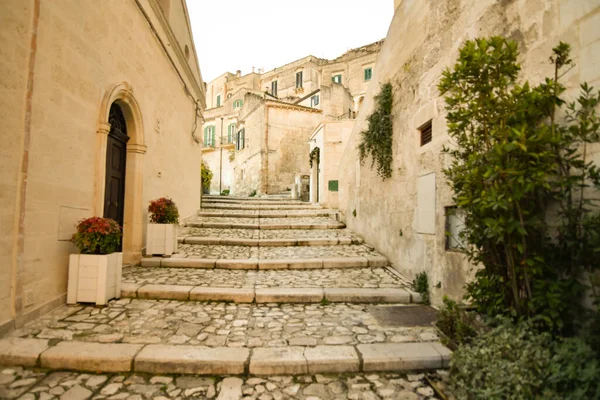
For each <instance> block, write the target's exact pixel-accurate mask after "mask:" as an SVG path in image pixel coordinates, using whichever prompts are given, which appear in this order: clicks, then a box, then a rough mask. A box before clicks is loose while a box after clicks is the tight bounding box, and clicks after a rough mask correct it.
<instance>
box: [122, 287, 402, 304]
mask: <svg viewBox="0 0 600 400" xmlns="http://www.w3.org/2000/svg"><path fill="white" fill-rule="evenodd" d="M121 297H126V298H138V299H156V300H194V301H231V302H234V303H320V302H321V301H328V302H332V303H387V304H410V303H411V295H410V293H409V292H408V291H407V290H406V289H403V288H327V287H325V288H324V287H316V288H315V287H312V288H294V287H282V288H279V287H278V288H219V287H204V286H183V285H181V286H178V285H143V284H134V283H124V284H122V285H121Z"/></svg>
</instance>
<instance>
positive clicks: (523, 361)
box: [450, 320, 600, 400]
mask: <svg viewBox="0 0 600 400" xmlns="http://www.w3.org/2000/svg"><path fill="white" fill-rule="evenodd" d="M599 376H600V363H599V361H598V358H597V354H596V353H595V352H594V351H593V350H592V349H591V348H590V347H589V346H588V345H587V344H585V343H584V342H583V341H582V340H580V339H578V338H570V339H564V340H563V339H553V338H552V336H551V335H550V334H548V333H542V334H540V333H537V332H536V331H534V330H532V329H531V323H523V322H522V323H520V324H516V325H515V324H513V323H512V322H510V321H506V320H505V321H504V322H502V323H501V324H500V325H498V326H497V327H496V328H494V329H492V330H490V331H489V332H486V333H483V334H481V335H480V336H478V337H476V338H475V339H474V340H473V342H472V343H471V344H470V345H463V346H461V347H460V348H459V349H458V350H457V351H455V352H454V354H453V357H452V362H451V368H450V382H451V386H452V388H453V391H454V394H455V396H456V397H457V398H459V399H473V400H476V399H482V400H483V399H486V400H494V399H540V400H541V399H544V400H550V399H556V400H559V399H573V400H576V399H581V400H584V399H598V398H600V380H599V379H598V377H599Z"/></svg>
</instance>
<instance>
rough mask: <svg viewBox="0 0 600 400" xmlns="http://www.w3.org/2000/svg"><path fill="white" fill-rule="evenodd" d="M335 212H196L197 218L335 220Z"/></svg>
mask: <svg viewBox="0 0 600 400" xmlns="http://www.w3.org/2000/svg"><path fill="white" fill-rule="evenodd" d="M335 215H336V212H335V211H327V210H323V211H297V210H290V211H285V210H284V211H269V210H266V211H262V210H261V211H247V212H245V211H240V210H235V211H234V210H231V211H221V210H217V211H206V210H204V211H200V212H198V216H199V217H220V218H318V217H328V218H335Z"/></svg>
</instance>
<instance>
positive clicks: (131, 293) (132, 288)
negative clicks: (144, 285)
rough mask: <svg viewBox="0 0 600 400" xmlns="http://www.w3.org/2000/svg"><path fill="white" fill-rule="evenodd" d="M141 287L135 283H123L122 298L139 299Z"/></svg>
mask: <svg viewBox="0 0 600 400" xmlns="http://www.w3.org/2000/svg"><path fill="white" fill-rule="evenodd" d="M139 287H140V285H138V284H135V283H127V282H121V297H137V290H138V288H139Z"/></svg>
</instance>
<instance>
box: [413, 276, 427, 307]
mask: <svg viewBox="0 0 600 400" xmlns="http://www.w3.org/2000/svg"><path fill="white" fill-rule="evenodd" d="M413 287H414V288H415V291H416V292H417V293H419V294H420V295H421V299H422V300H423V304H429V282H428V280H427V272H425V271H423V272H419V273H418V274H417V276H416V277H415V280H414V281H413Z"/></svg>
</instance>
